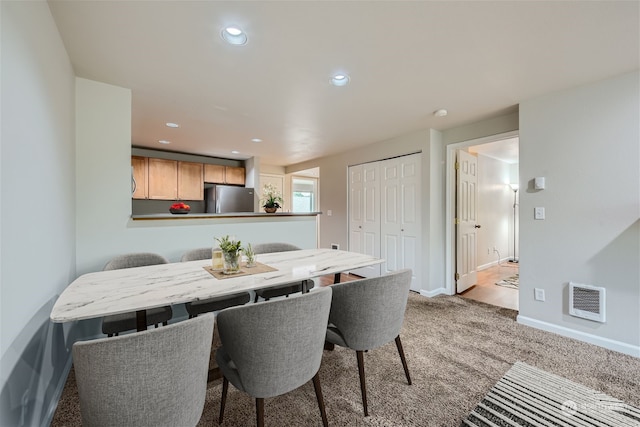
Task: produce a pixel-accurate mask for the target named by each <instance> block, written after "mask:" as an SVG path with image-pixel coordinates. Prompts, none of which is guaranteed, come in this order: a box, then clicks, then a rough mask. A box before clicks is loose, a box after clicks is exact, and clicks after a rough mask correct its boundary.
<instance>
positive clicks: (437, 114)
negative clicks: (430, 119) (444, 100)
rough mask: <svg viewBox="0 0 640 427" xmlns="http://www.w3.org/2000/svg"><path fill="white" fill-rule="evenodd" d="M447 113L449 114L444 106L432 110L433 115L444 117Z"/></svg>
mask: <svg viewBox="0 0 640 427" xmlns="http://www.w3.org/2000/svg"><path fill="white" fill-rule="evenodd" d="M447 114H449V112H448V111H447V110H445V109H444V108H441V109H439V110H436V111H434V112H433V115H434V116H436V117H444V116H446V115H447Z"/></svg>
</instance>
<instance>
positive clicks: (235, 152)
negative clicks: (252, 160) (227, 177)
mask: <svg viewBox="0 0 640 427" xmlns="http://www.w3.org/2000/svg"><path fill="white" fill-rule="evenodd" d="M231 154H240V152H239V151H237V150H233V151H232V152H231Z"/></svg>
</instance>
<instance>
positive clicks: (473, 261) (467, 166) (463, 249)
mask: <svg viewBox="0 0 640 427" xmlns="http://www.w3.org/2000/svg"><path fill="white" fill-rule="evenodd" d="M456 168H457V170H456V223H457V224H456V292H458V293H460V292H464V291H465V290H467V289H468V288H470V287H471V286H473V285H475V284H476V282H477V276H478V273H477V271H476V269H477V267H478V261H477V253H476V251H477V234H478V233H477V229H478V228H480V225H479V224H477V222H476V221H477V215H478V205H477V200H478V160H477V158H476V157H475V156H473V155H471V154H469V153H467V152H466V151H463V150H458V161H457V164H456Z"/></svg>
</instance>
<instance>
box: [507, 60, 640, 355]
mask: <svg viewBox="0 0 640 427" xmlns="http://www.w3.org/2000/svg"><path fill="white" fill-rule="evenodd" d="M639 82H640V74H639V73H638V72H637V71H636V72H634V73H630V74H626V75H623V76H619V77H616V78H612V79H609V80H604V81H600V82H596V83H593V84H590V85H585V86H581V87H577V88H574V89H569V90H565V91H561V92H557V93H553V94H549V95H546V96H543V97H540V98H536V99H532V100H529V101H526V102H523V103H521V105H520V114H521V119H520V124H521V129H520V185H521V187H523V189H522V191H521V194H520V212H521V215H520V218H521V222H520V239H521V244H520V255H521V256H520V316H519V320H520V321H523V322H526V323H527V324H531V325H532V326H536V327H540V328H544V329H549V330H552V331H554V332H558V333H562V334H567V335H569V336H575V337H576V338H579V339H583V340H587V341H592V342H595V343H598V344H601V345H604V344H607V345H609V346H610V347H611V348H617V349H618V350H619V351H624V352H628V353H631V354H635V355H636V356H640V270H639V268H638V260H640V144H639V142H638V141H640V134H639V128H640V123H639V121H640V97H639V93H640V84H639ZM536 176H544V177H546V189H545V190H541V191H536V190H533V187H532V182H531V181H532V179H533V178H535V177H536ZM534 207H545V209H546V220H544V221H540V220H534V218H533V209H534ZM570 281H573V282H577V283H583V284H587V285H596V286H603V287H605V288H606V289H607V291H606V292H607V294H606V301H607V304H606V310H607V322H606V323H597V322H593V321H589V320H584V319H579V318H576V317H572V316H570V315H569V314H568V286H569V282H570ZM534 288H541V289H544V290H545V293H546V301H545V302H541V301H535V300H534Z"/></svg>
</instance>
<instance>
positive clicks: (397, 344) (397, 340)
mask: <svg viewBox="0 0 640 427" xmlns="http://www.w3.org/2000/svg"><path fill="white" fill-rule="evenodd" d="M396 347H398V354H399V355H400V360H402V367H403V368H404V374H405V375H406V376H407V382H408V383H409V385H411V377H410V376H409V367H408V366H407V359H405V357H404V350H402V342H401V341H400V335H398V336H397V337H396Z"/></svg>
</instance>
